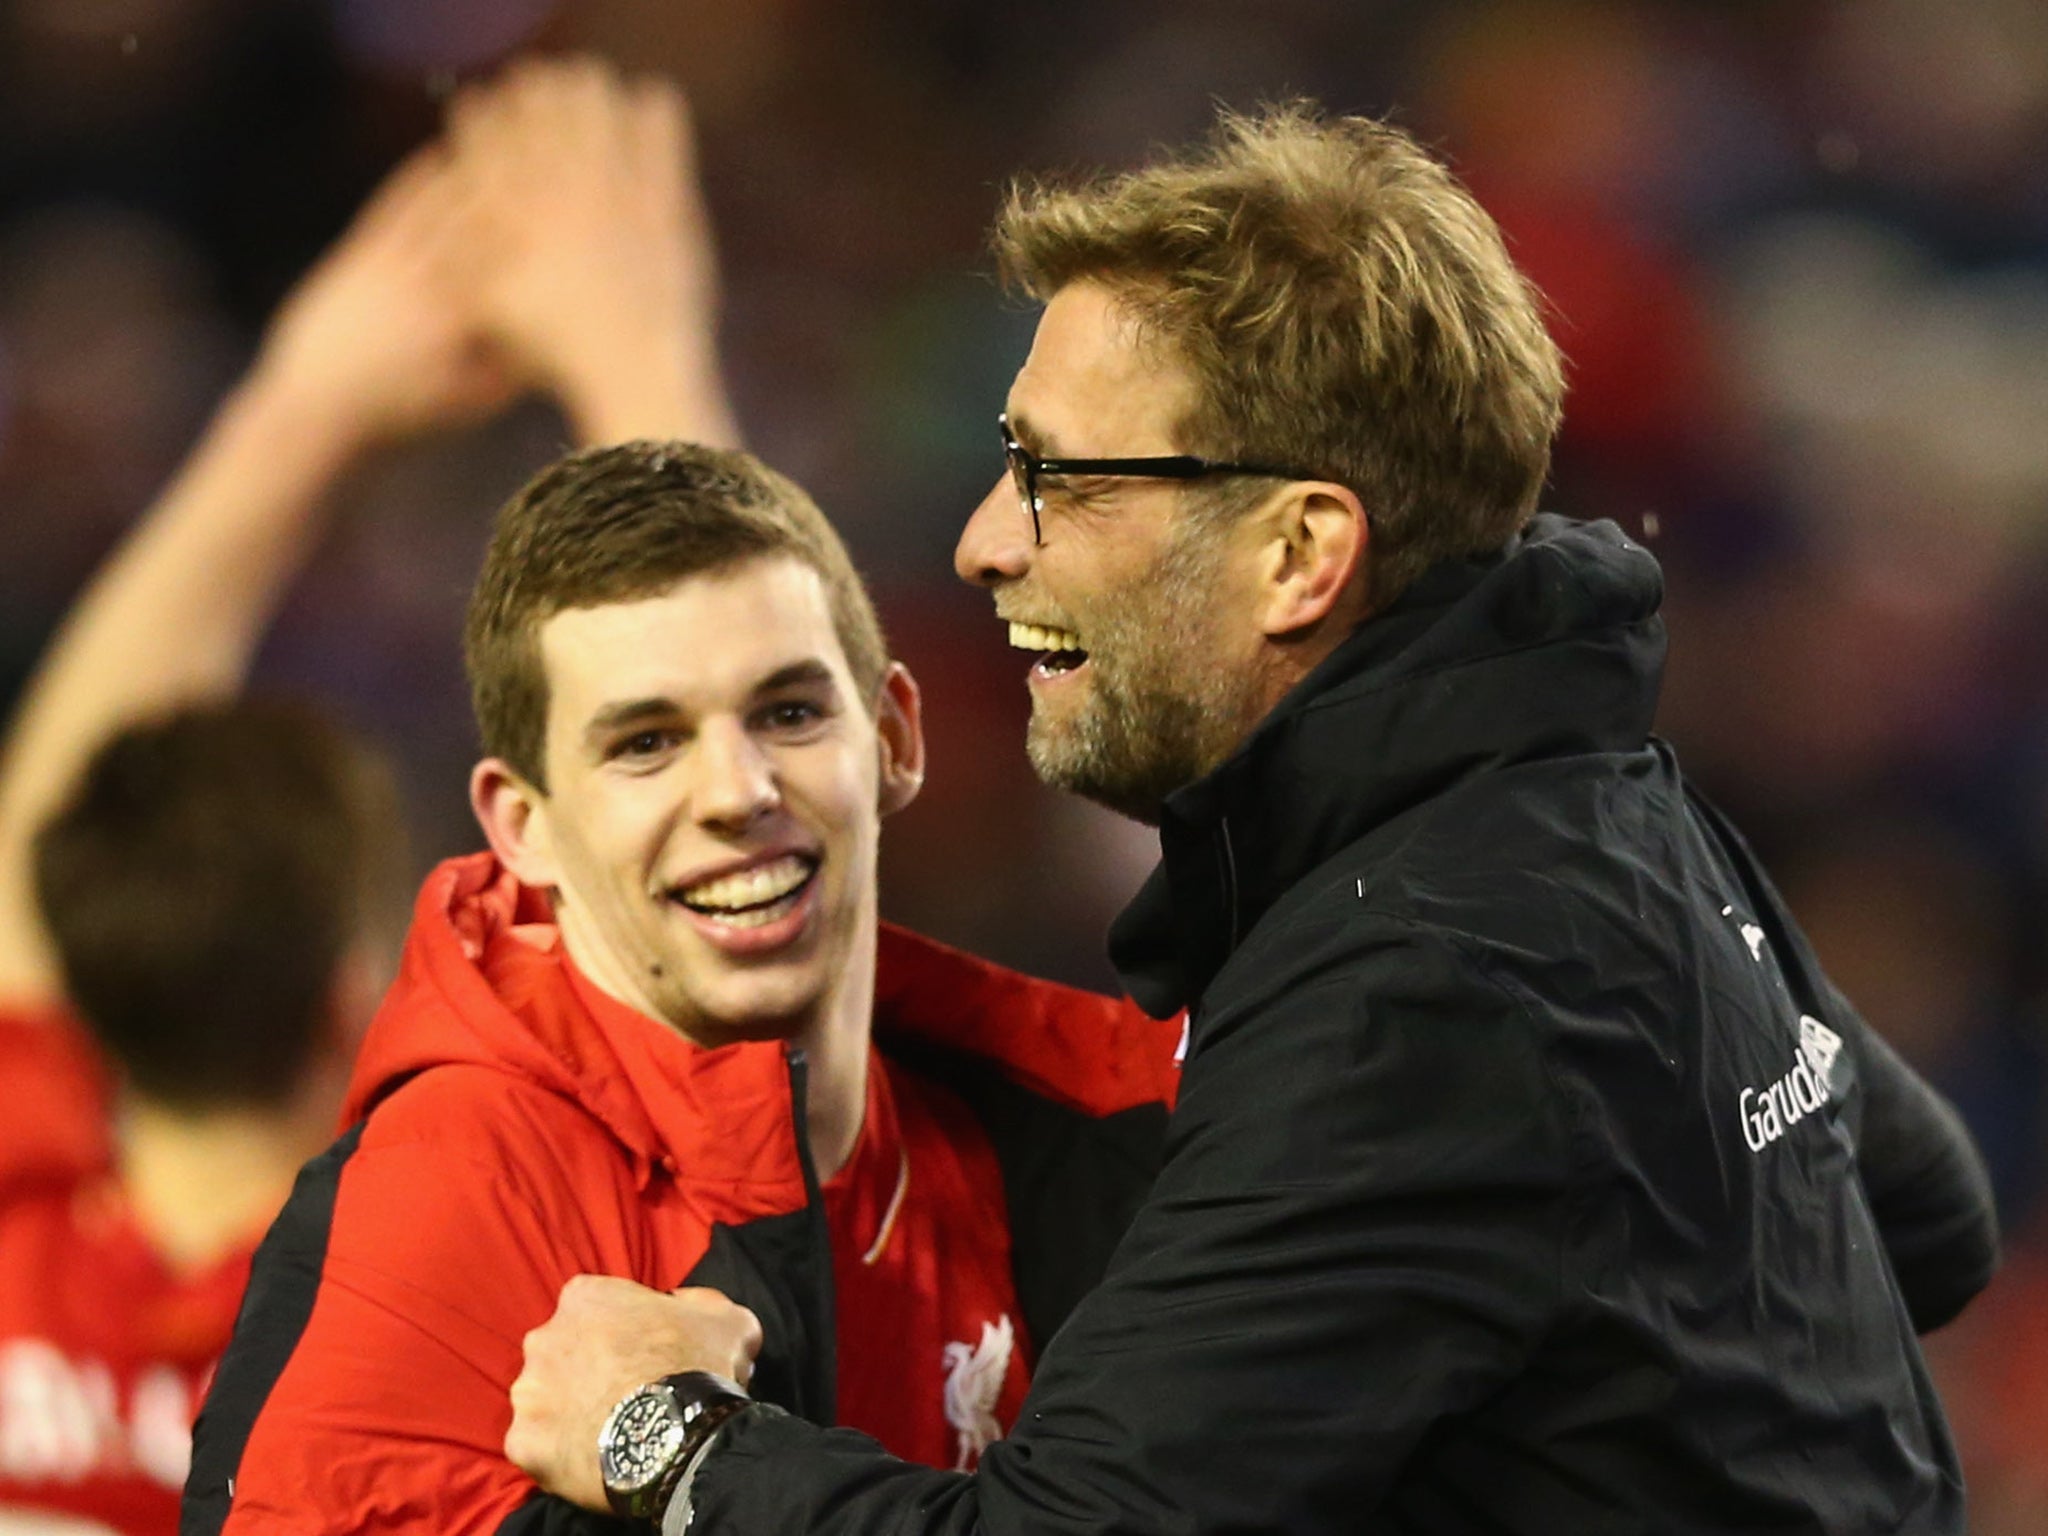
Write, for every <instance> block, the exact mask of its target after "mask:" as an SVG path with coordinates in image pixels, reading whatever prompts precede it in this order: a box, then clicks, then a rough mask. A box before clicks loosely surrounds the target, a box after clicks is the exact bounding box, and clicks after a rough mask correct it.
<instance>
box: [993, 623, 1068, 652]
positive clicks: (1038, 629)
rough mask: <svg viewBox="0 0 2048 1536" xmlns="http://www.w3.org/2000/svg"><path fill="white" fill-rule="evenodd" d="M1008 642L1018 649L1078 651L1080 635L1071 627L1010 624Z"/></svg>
mask: <svg viewBox="0 0 2048 1536" xmlns="http://www.w3.org/2000/svg"><path fill="white" fill-rule="evenodd" d="M1010 644H1012V645H1014V646H1015V647H1016V648H1017V649H1018V650H1020V651H1078V650H1080V649H1081V637H1080V636H1079V635H1077V634H1075V633H1074V632H1073V631H1072V630H1071V629H1048V628H1047V627H1046V626H1045V625H1043V624H1012V625H1011V626H1010Z"/></svg>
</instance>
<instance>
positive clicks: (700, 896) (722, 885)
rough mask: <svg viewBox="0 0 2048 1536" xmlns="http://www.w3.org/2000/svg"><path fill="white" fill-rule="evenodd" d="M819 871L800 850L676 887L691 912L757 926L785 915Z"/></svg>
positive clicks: (741, 925)
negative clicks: (680, 887)
mask: <svg viewBox="0 0 2048 1536" xmlns="http://www.w3.org/2000/svg"><path fill="white" fill-rule="evenodd" d="M817 873H818V861H817V860H816V859H814V858H810V857H808V856H807V855H804V854H800V853H790V854H784V855H783V856H782V857H781V858H779V859H775V860H773V861H772V862H770V863H767V864H759V865H756V866H755V867H754V868H752V869H743V870H741V871H739V872H738V873H737V874H731V875H721V876H719V877H718V878H717V879H716V880H704V881H700V882H699V883H698V884H696V885H690V886H684V887H683V888H682V889H681V890H679V891H676V892H675V893H674V894H675V898H676V900H678V901H680V902H681V903H682V904H683V905H684V906H686V907H688V908H689V909H690V910H691V911H692V912H695V913H698V914H700V915H701V916H704V917H708V918H710V919H711V920H712V921H713V922H719V923H725V924H727V925H728V926H730V927H734V928H759V927H761V926H763V925H764V924H767V923H772V922H774V921H775V920H776V919H777V918H779V917H786V916H787V915H788V914H789V913H790V911H791V910H792V909H793V908H794V907H795V906H796V904H797V902H798V901H799V900H800V899H801V898H802V896H803V893H804V890H805V888H806V887H808V886H809V885H810V883H811V880H812V878H813V877H814V876H815V875H816V874H817Z"/></svg>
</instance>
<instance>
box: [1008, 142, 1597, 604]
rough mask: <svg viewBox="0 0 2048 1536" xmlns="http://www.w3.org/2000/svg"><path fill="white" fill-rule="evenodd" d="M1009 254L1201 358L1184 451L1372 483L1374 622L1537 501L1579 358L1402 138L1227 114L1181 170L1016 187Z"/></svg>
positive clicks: (1488, 228)
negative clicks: (1561, 349) (1081, 285)
mask: <svg viewBox="0 0 2048 1536" xmlns="http://www.w3.org/2000/svg"><path fill="white" fill-rule="evenodd" d="M994 246H995V251H996V257H997V261H998V264H999V266H1000V269H1001V272H1002V274H1003V277H1004V280H1005V282H1006V283H1008V284H1009V285H1010V286H1012V287H1015V288H1021V289H1022V290H1023V291H1025V292H1026V293H1028V294H1030V295H1031V296H1032V297H1033V298H1036V299H1039V300H1041V301H1044V300H1049V299H1050V298H1051V297H1052V296H1053V295H1054V294H1055V293H1057V292H1058V291H1059V290H1060V289H1061V288H1064V287H1066V286H1067V285H1068V284H1069V283H1073V282H1077V281H1084V280H1092V281H1096V282H1100V283H1102V284H1104V285H1105V286H1107V287H1109V288H1110V289H1111V290H1112V291H1114V292H1115V293H1116V294H1117V295H1118V297H1119V299H1120V300H1121V301H1122V302H1123V303H1124V304H1125V305H1126V306H1127V307H1128V310H1129V312H1130V313H1131V315H1132V316H1133V318H1134V319H1135V320H1136V321H1137V322H1138V323H1139V325H1140V326H1141V327H1142V328H1143V330H1144V331H1145V332H1146V333H1148V334H1149V335H1150V336H1152V337H1154V338H1156V339H1157V340H1158V341H1160V342H1163V343H1164V344H1165V345H1167V346H1168V347H1169V348H1171V349H1173V350H1174V351H1175V352H1176V353H1177V354H1178V356H1179V357H1181V358H1182V359H1183V360H1184V361H1185V362H1186V363H1187V364H1188V365H1189V366H1190V368H1191V369H1192V371H1193V373H1194V376H1195V379H1196V382H1197V390H1198V399H1197V403H1196V404H1195V406H1194V407H1193V409H1192V411H1191V413H1190V415H1189V417H1188V419H1187V420H1186V421H1184V422H1182V423H1180V424H1179V431H1180V434H1181V436H1182V437H1183V438H1184V439H1185V441H1184V442H1183V443H1182V445H1181V446H1182V447H1183V448H1184V449H1185V450H1186V451H1188V452H1194V453H1201V454H1205V455H1208V456H1211V457H1215V458H1221V459H1237V460H1250V461H1265V462H1277V463H1281V464H1292V465H1296V466H1299V467H1300V468H1302V469H1305V470H1311V471H1315V472H1317V473H1320V474H1324V475H1327V476H1329V478H1331V479H1332V480H1335V481H1337V482H1339V483H1340V484H1343V485H1347V486H1349V487H1350V488H1351V489H1352V490H1354V491H1356V492H1357V493H1358V495H1359V497H1360V498H1361V499H1362V500H1363V501H1364V503H1365V505H1366V507H1367V509H1368V510H1369V512H1370V514H1371V516H1372V531H1373V539H1374V543H1373V561H1372V577H1371V590H1370V597H1371V600H1372V604H1373V606H1374V607H1375V608H1377V607H1379V606H1382V605H1383V604H1384V603H1385V602H1386V601H1388V600H1389V599H1391V598H1392V597H1393V596H1394V595H1395V594H1397V593H1398V592H1399V591H1400V590H1401V589H1402V588H1404V587H1406V586H1407V584H1408V583H1409V582H1410V581H1412V580H1413V579H1414V578H1415V577H1416V576H1417V575H1419V574H1420V573H1421V572H1422V571H1423V570H1424V569H1426V568H1427V567H1428V566H1429V565H1431V564H1433V563H1435V562H1436V561H1438V560H1441V559H1444V558H1446V557H1449V556H1453V555H1467V554H1474V553H1479V552H1482V551H1486V550H1491V549H1496V548H1498V547H1499V546H1500V545H1502V544H1504V543H1505V542H1506V541H1507V539H1508V538H1509V537H1510V536H1511V535H1512V534H1513V533H1514V532H1515V530H1516V529H1518V528H1519V527H1520V526H1521V525H1522V524H1523V523H1524V522H1525V521H1527V519H1528V517H1529V516H1530V514H1531V513H1533V512H1534V510H1535V507H1536V498H1537V496H1538V495H1539V493H1540V492H1541V489H1542V486H1543V481H1544V478H1545V476H1546V475H1547V474H1548V473H1549V466H1550V445H1551V440H1552V439H1553V438H1554V437H1555V435H1556V432H1557V425H1558V419H1559V415H1560V410H1561V405H1562V400H1563V395H1564V374H1563V364H1562V360H1561V358H1560V356H1559V353H1558V350H1557V347H1556V344H1555V343H1554V342H1553V341H1552V340H1551V338H1550V335H1549V333H1548V332H1547V331H1546V330H1545V328H1544V324H1543V317H1542V313H1541V306H1540V300H1539V299H1538V297H1537V295H1536V292H1535V290H1534V289H1533V288H1532V287H1531V286H1530V284H1529V283H1528V281H1527V280H1526V279H1525V278H1524V277H1523V276H1522V274H1521V273H1520V272H1519V271H1517V270H1516V268H1515V265H1514V263H1513V261H1512V260H1511V259H1510V258H1509V256H1508V253H1507V248H1506V246H1505V244H1504V242H1503V241H1502V239H1501V235H1500V231H1499V230H1498V229H1497V228H1496V227H1495V225H1494V223H1493V220H1492V219H1490V218H1489V217H1488V216H1487V215H1486V213H1485V211H1484V210H1482V209H1481V208H1480V206H1479V204H1478V203H1477V202H1476V201H1474V200H1473V198H1472V195H1471V194H1470V193H1469V192H1467V191H1466V190H1465V188H1464V187H1463V186H1461V185H1460V184H1459V183H1458V182H1457V180H1456V179H1455V178H1454V177H1453V176H1452V175H1451V173H1450V172H1449V171H1448V170H1447V169H1446V168H1445V167H1444V166H1443V165H1442V164H1440V163H1439V162H1438V161H1437V160H1435V159H1433V158H1432V157H1431V156H1430V155H1429V154H1428V153H1427V152H1426V151H1425V150H1423V149H1422V148H1421V146H1419V145H1418V144H1417V143H1416V142H1415V141H1414V140H1413V139H1412V138H1410V137H1409V136H1408V135H1407V134H1405V133H1403V132H1401V131H1400V130H1399V129H1397V128H1394V127H1391V126H1389V125H1388V124H1385V123H1381V122H1375V121H1372V120H1370V119H1366V118H1357V117H1345V118H1336V119H1329V118H1325V117H1323V116H1322V115H1321V114H1320V113H1318V112H1317V111H1316V110H1315V109H1314V108H1313V107H1311V106H1309V105H1308V104H1306V103H1301V102H1295V103H1290V104H1287V105H1283V106H1278V107H1269V108H1266V109H1264V110H1263V111H1261V112H1260V113H1258V114H1256V115H1253V116H1241V115H1237V114H1234V113H1225V114H1224V116H1223V118H1222V120H1221V122H1220V124H1219V126H1218V129H1217V132H1216V134H1215V136H1214V137H1213V139H1212V140H1211V141H1210V142H1209V143H1208V144H1207V145H1206V146H1204V147H1203V148H1201V149H1199V150H1197V151H1194V152H1193V153H1191V154H1189V155H1186V156H1183V157H1181V158H1177V159H1169V160H1166V161H1163V162H1161V163H1158V164H1154V165H1150V166H1147V167H1145V168H1143V169H1140V170H1136V171H1132V172H1128V173H1126V174H1123V175H1120V176H1114V177H1105V178H1098V179H1095V180H1093V181H1089V182H1086V183H1083V184H1080V185H1076V186H1071V187H1062V186H1056V185H1047V184H1028V185H1020V186H1018V187H1015V188H1013V189H1012V191H1011V193H1010V196H1009V199H1008V202H1007V204H1006V206H1005V207H1004V209H1003V211H1002V214H1001V215H1000V217H999V219H998V222H997V224H996V229H995V233H994ZM1238 504H1239V505H1244V504H1246V503H1244V502H1243V501H1242V499H1241V498H1240V499H1239V502H1238Z"/></svg>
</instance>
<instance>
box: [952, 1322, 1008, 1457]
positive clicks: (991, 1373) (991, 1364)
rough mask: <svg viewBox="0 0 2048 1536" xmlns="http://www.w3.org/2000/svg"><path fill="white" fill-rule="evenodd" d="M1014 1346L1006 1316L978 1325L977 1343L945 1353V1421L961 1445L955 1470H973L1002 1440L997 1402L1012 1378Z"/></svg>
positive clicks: (961, 1344) (956, 1344) (958, 1345)
mask: <svg viewBox="0 0 2048 1536" xmlns="http://www.w3.org/2000/svg"><path fill="white" fill-rule="evenodd" d="M1016 1343H1017V1330H1016V1329H1015V1328H1013V1327H1012V1326H1011V1325H1010V1318H1009V1314H1008V1313H1005V1314H1003V1316H1001V1317H1000V1318H998V1319H996V1321H994V1322H993V1323H983V1324H982V1325H981V1342H980V1343H979V1344H967V1343H965V1342H962V1341H955V1342H954V1343H951V1344H948V1345H947V1346H946V1348H945V1356H944V1361H945V1371H946V1422H947V1423H948V1424H950V1425H952V1426H953V1429H954V1431H955V1433H956V1434H957V1435H958V1436H959V1445H960V1455H959V1458H958V1459H957V1460H956V1461H955V1462H954V1463H953V1466H954V1469H955V1470H956V1471H960V1472H965V1471H967V1470H969V1469H970V1468H972V1467H973V1465H974V1464H975V1463H976V1462H977V1461H979V1460H980V1459H981V1453H982V1452H983V1451H985V1450H987V1449H988V1447H989V1443H990V1442H991V1441H995V1440H1000V1439H1002V1437H1003V1426H1002V1424H1001V1423H1000V1422H998V1421H997V1419H996V1401H997V1399H999V1398H1000V1397H1001V1396H1002V1395H1003V1378H1004V1377H1005V1376H1007V1375H1008V1374H1009V1373H1010V1352H1011V1351H1012V1350H1013V1349H1014V1348H1015V1347H1016Z"/></svg>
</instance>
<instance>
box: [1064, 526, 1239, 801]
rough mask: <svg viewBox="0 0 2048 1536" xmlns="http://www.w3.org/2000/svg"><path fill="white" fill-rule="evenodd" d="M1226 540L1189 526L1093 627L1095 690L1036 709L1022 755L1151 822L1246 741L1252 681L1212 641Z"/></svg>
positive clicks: (1087, 794) (1068, 786)
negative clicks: (1064, 706)
mask: <svg viewBox="0 0 2048 1536" xmlns="http://www.w3.org/2000/svg"><path fill="white" fill-rule="evenodd" d="M1219 554H1220V541H1219V540H1217V539H1215V538H1214V537H1212V536H1209V535H1207V534H1206V533H1204V532H1201V531H1197V530H1193V529H1189V530H1186V531H1183V532H1182V533H1181V534H1180V536H1179V537H1177V538H1176V539H1175V540H1174V541H1173V543H1172V544H1171V545H1169V546H1168V548H1167V551H1166V553H1165V554H1164V555H1163V556H1162V557H1161V559H1160V562H1159V565H1158V567H1157V568H1156V570H1155V571H1154V573H1153V576H1152V579H1151V580H1150V581H1148V582H1147V583H1145V588H1144V590H1142V591H1138V592H1133V593H1130V594H1128V595H1127V600H1126V601H1124V602H1122V603H1118V604H1114V605H1111V604H1105V609H1106V611H1105V612H1104V613H1103V614H1102V615H1101V616H1100V617H1099V618H1098V619H1097V620H1096V621H1095V622H1094V623H1093V624H1092V626H1091V633H1090V635H1089V643H1090V650H1089V662H1088V665H1089V671H1090V673H1091V674H1092V675H1091V676H1090V677H1089V679H1088V687H1089V689H1090V692H1089V694H1088V696H1087V698H1086V699H1085V700H1084V701H1083V702H1082V704H1081V706H1080V708H1079V709H1077V710H1076V711H1075V712H1074V713H1073V714H1072V716H1070V717H1069V718H1067V719H1065V720H1061V721H1054V720H1051V719H1049V718H1047V717H1046V716H1045V715H1043V714H1041V713H1040V712H1039V711H1038V710H1037V709H1036V708H1034V709H1033V710H1032V714H1031V725H1030V728H1029V731H1028V733H1027V735H1026V738H1025V751H1026V754H1027V755H1028V756H1029V758H1030V760H1031V766H1032V768H1033V770H1034V771H1036V773H1037V774H1038V776H1039V778H1040V779H1041V780H1042V781H1043V782H1045V783H1046V784H1047V785H1049V786H1051V787H1052V788H1054V789H1059V790H1065V791H1067V792H1069V793H1071V794H1077V795H1080V796H1082V797H1083V798H1085V799H1088V800H1092V801H1094V802H1095V803H1096V804H1098V805H1101V806H1104V807H1105V808H1107V809H1109V810H1112V811H1115V812H1116V813H1117V814H1118V815H1120V816H1128V817H1129V818H1131V819H1132V820H1133V821H1138V822H1142V823H1144V824H1145V825H1147V826H1157V825H1158V824H1159V819H1160V816H1161V813H1162V811H1163V809H1164V807H1165V803H1166V800H1167V797H1168V796H1170V795H1171V794H1173V792H1174V791H1175V790H1178V789H1180V788H1182V787H1184V786H1185V785H1188V784H1192V783H1193V782H1194V781H1195V780H1197V779H1199V778H1201V777H1203V776H1204V775H1205V774H1207V773H1208V772H1209V771H1210V770H1211V769H1213V768H1214V767H1215V766H1216V765H1217V764H1218V763H1220V762H1221V761H1222V760H1223V758H1224V757H1225V756H1227V755H1228V754H1229V752H1230V751H1231V749H1232V748H1234V747H1235V746H1236V744H1237V742H1238V741H1239V740H1241V739H1242V737H1243V734H1244V726H1245V721H1244V718H1243V717H1244V715H1245V696H1246V693H1247V689H1248V680H1247V679H1244V678H1238V677H1234V676H1230V675H1228V674H1226V673H1225V672H1224V671H1223V670H1222V669H1221V668H1219V667H1218V666H1217V665H1216V664H1215V663H1214V661H1213V660H1208V661H1206V662H1205V660H1204V657H1205V655H1210V656H1213V648H1212V647H1209V646H1208V645H1206V644H1205V641H1206V638H1207V634H1208V630H1209V628H1210V627H1211V620H1210V618H1209V610H1208V608H1207V607H1206V606H1205V605H1206V604H1207V603H1208V602H1209V601H1210V600H1211V596H1210V594H1211V592H1212V591H1213V588H1214V586H1215V582H1214V576H1215V572H1216V568H1217V564H1218V556H1219Z"/></svg>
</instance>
